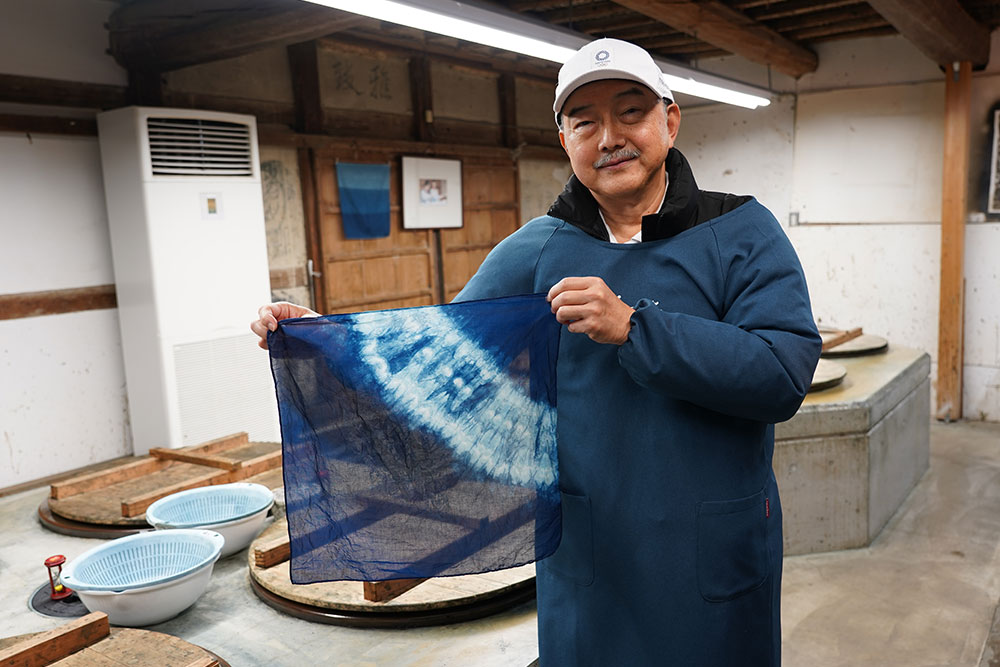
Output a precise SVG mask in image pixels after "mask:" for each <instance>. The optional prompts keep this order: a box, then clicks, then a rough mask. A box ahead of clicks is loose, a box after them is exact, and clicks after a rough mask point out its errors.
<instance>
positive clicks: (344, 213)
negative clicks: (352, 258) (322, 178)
mask: <svg viewBox="0 0 1000 667" xmlns="http://www.w3.org/2000/svg"><path fill="white" fill-rule="evenodd" d="M337 189H338V190H339V194H340V216H341V219H342V220H343V221H344V238H348V239H374V238H380V237H383V236H388V235H389V165H387V164H352V163H349V162H338V163H337Z"/></svg>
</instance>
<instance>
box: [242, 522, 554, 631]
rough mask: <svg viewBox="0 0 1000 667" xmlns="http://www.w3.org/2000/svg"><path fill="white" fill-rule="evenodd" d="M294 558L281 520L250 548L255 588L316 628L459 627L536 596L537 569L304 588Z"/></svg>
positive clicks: (276, 605)
mask: <svg viewBox="0 0 1000 667" xmlns="http://www.w3.org/2000/svg"><path fill="white" fill-rule="evenodd" d="M289 558H290V547H289V543H288V522H287V521H286V520H284V519H279V520H277V521H275V522H274V523H272V524H271V525H270V526H268V527H267V528H266V529H264V532H263V533H261V534H260V535H259V536H258V537H257V538H256V539H255V540H254V542H253V543H252V544H251V545H250V549H249V552H248V554H247V561H248V565H249V568H250V587H251V589H252V590H253V591H254V593H256V594H257V596H258V597H259V598H260V599H262V600H263V601H264V602H265V603H267V604H268V605H269V606H271V607H274V608H275V609H278V610H279V611H281V612H283V613H286V614H290V615H292V616H295V617H296V618H302V619H305V620H308V621H313V622H316V623H330V624H334V625H344V626H349V627H365V628H372V627H378V628H406V627H419V626H426V625H440V624H444V623H458V622H462V621H467V620H472V619H475V618H482V617H484V616H488V615H490V614H494V613H497V612H500V611H503V610H505V609H509V608H511V607H513V606H516V605H518V604H521V603H523V602H526V601H528V600H531V599H532V598H534V596H535V568H534V565H533V564H529V565H523V566H521V567H516V568H511V569H509V570H499V571H497V572H486V573H483V574H467V575H461V576H455V577H434V578H431V579H405V580H393V581H381V582H360V581H332V582H325V583H317V584H307V585H299V584H292V582H291V579H290V577H289V566H290V562H289ZM417 584H419V585H417Z"/></svg>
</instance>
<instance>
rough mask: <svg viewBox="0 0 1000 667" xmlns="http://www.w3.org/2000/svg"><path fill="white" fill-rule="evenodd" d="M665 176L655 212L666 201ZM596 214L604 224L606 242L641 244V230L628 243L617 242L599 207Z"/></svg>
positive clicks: (667, 182) (668, 184)
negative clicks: (661, 193) (606, 234)
mask: <svg viewBox="0 0 1000 667" xmlns="http://www.w3.org/2000/svg"><path fill="white" fill-rule="evenodd" d="M665 176H666V186H665V187H664V188H663V198H662V199H661V200H660V205H659V206H657V207H656V210H657V211H659V210H660V209H661V208H663V202H665V201H666V200H667V189H668V188H669V187H670V174H665ZM597 214H598V215H599V216H601V222H602V223H604V229H606V230H608V240H609V241H611V243H623V244H626V243H642V229H640V230H639V231H638V232H636V235H635V236H633V237H632V238H630V239H629V240H628V241H619V240H618V239H616V238H615V235H614V233H612V231H611V228H610V227H608V221H607V220H605V219H604V211H602V210H601V207H600V206H598V207H597Z"/></svg>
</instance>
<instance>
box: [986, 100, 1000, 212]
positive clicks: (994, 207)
mask: <svg viewBox="0 0 1000 667" xmlns="http://www.w3.org/2000/svg"><path fill="white" fill-rule="evenodd" d="M992 140H993V141H992V143H993V146H992V150H991V154H990V187H989V195H988V196H987V199H986V212H987V213H993V214H1000V182H998V181H1000V109H997V108H995V109H994V110H993V134H992Z"/></svg>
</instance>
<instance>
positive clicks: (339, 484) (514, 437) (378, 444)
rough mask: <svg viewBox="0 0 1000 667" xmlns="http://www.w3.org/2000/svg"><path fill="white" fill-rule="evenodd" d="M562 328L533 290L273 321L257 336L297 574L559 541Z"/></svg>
mask: <svg viewBox="0 0 1000 667" xmlns="http://www.w3.org/2000/svg"><path fill="white" fill-rule="evenodd" d="M559 331H560V326H559V324H558V323H557V322H556V320H555V317H554V316H553V315H552V313H551V312H550V309H549V304H548V303H547V302H546V301H545V296H544V295H541V294H535V295H527V296H516V297H504V298H498V299H485V300H480V301H467V302H463V303H453V304H447V305H442V306H427V307H421V308H403V309H397V310H383V311H374V312H366V313H352V314H347V315H329V316H326V317H320V318H301V319H291V320H283V321H282V322H281V323H280V326H279V327H278V329H277V331H274V332H271V333H270V334H269V335H268V346H269V348H270V350H271V369H272V372H273V374H274V382H275V388H276V391H277V396H278V407H279V412H280V415H281V434H282V451H283V457H284V463H283V465H284V478H285V500H286V512H287V516H288V531H289V536H290V539H291V580H292V582H293V583H297V584H305V583H313V582H319V581H337V580H355V581H381V580H386V579H398V578H421V577H436V576H452V575H460V574H471V573H478V572H487V571H492V570H498V569H503V568H509V567H515V566H518V565H523V564H525V563H529V562H531V561H534V560H538V559H541V558H544V557H546V556H548V555H550V554H551V553H552V552H553V551H555V548H556V547H557V546H558V544H559V538H560V534H561V517H560V505H559V491H558V488H559V486H558V471H557V462H556V357H557V354H558V348H559Z"/></svg>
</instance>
